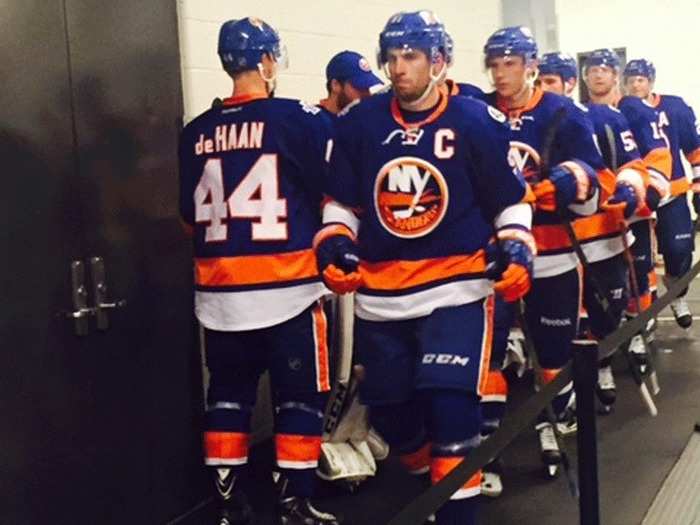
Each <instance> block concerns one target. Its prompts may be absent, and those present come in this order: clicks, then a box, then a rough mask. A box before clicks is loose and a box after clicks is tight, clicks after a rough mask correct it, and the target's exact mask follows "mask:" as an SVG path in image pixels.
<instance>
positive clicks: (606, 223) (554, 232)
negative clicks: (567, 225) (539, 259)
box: [532, 212, 620, 252]
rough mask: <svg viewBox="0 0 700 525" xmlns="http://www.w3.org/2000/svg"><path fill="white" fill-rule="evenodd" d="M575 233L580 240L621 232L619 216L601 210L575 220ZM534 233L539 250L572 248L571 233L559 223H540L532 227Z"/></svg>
mask: <svg viewBox="0 0 700 525" xmlns="http://www.w3.org/2000/svg"><path fill="white" fill-rule="evenodd" d="M573 227H574V233H575V234H576V238H577V239H578V240H579V241H590V240H594V239H597V238H599V237H608V236H610V235H612V234H615V233H619V232H620V223H619V220H618V217H617V216H616V215H615V214H613V213H606V212H602V213H601V212H599V213H596V214H594V215H590V216H588V217H582V218H580V219H576V220H575V221H574V222H573ZM532 234H533V236H534V237H535V242H536V243H537V250H538V251H539V252H547V251H552V250H562V249H565V248H571V241H570V239H569V235H568V234H567V233H566V230H565V229H564V227H563V226H561V225H559V224H540V225H535V226H533V227H532Z"/></svg>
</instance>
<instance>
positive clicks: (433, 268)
mask: <svg viewBox="0 0 700 525" xmlns="http://www.w3.org/2000/svg"><path fill="white" fill-rule="evenodd" d="M485 271H486V254H485V252H484V250H479V251H477V252H476V253H473V254H471V255H450V256H448V257H440V258H436V259H422V260H420V261H382V262H376V263H368V262H361V263H360V273H361V274H362V278H363V280H364V286H365V287H366V288H370V289H374V290H401V289H404V288H413V287H414V286H420V285H422V284H427V283H429V282H431V281H441V280H444V279H449V278H450V277H455V276H457V275H465V274H477V273H483V272H485Z"/></svg>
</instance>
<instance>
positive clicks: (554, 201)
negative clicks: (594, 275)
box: [484, 26, 617, 465]
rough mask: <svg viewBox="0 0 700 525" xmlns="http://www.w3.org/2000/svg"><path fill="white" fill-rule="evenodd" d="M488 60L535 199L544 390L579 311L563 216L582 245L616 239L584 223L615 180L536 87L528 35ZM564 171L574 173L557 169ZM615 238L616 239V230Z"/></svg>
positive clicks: (558, 102)
mask: <svg viewBox="0 0 700 525" xmlns="http://www.w3.org/2000/svg"><path fill="white" fill-rule="evenodd" d="M484 55H485V65H486V68H487V70H488V72H489V74H490V76H491V81H492V83H493V84H494V87H495V91H494V92H493V93H489V94H487V95H486V96H485V100H486V101H487V102H489V103H491V104H492V105H494V106H496V107H498V108H499V109H500V110H501V111H503V112H504V113H506V115H507V116H508V121H509V124H510V129H511V151H510V162H511V165H512V166H513V167H514V168H518V169H522V170H523V172H524V173H525V176H526V178H527V179H528V180H529V181H530V183H531V185H532V187H533V190H534V193H535V195H536V196H537V209H536V211H535V215H534V219H533V234H534V236H535V240H536V242H537V249H538V255H537V257H536V258H535V265H534V267H535V271H534V276H535V278H534V280H533V286H532V290H531V292H530V294H529V295H528V296H527V297H526V298H525V305H526V312H525V319H526V322H527V325H528V327H529V330H530V332H531V334H532V336H533V340H534V344H535V347H536V349H537V351H538V359H539V362H540V365H541V367H542V369H543V370H542V376H543V377H542V378H541V381H543V382H545V383H546V382H549V381H551V380H552V379H553V378H554V377H556V375H557V374H558V372H559V370H560V369H561V368H562V367H563V366H564V365H565V364H566V362H567V361H568V360H569V358H570V355H571V351H570V350H571V344H572V340H573V339H574V337H575V336H576V331H577V324H578V315H579V308H580V304H579V297H580V293H581V282H580V274H579V271H578V265H579V261H578V259H577V257H576V255H575V253H574V250H573V247H572V245H571V242H570V240H569V238H568V236H567V234H566V231H565V229H564V227H563V226H562V225H561V218H560V212H563V213H564V214H565V216H566V217H567V218H568V220H572V221H574V227H575V228H576V230H577V233H578V234H579V235H580V236H581V238H582V240H586V241H590V242H595V241H598V240H602V239H604V238H606V237H608V236H609V235H610V233H611V232H606V231H604V230H602V231H601V229H600V226H601V225H600V224H598V223H596V222H595V219H594V221H593V222H591V221H589V220H588V219H587V216H591V215H593V214H595V212H597V211H598V209H599V205H600V204H601V202H603V201H604V200H606V199H607V197H608V196H609V195H611V194H612V193H613V192H614V175H613V174H612V173H610V171H609V170H608V169H607V168H606V167H605V165H604V163H603V160H602V158H601V156H600V153H599V152H598V150H597V148H596V146H595V143H594V141H593V136H592V135H593V130H592V128H591V125H590V123H589V122H588V120H587V119H586V117H585V115H584V113H583V111H582V110H581V109H580V108H578V107H577V106H576V105H574V103H573V102H572V101H571V100H569V99H567V98H565V97H562V96H558V95H555V94H552V93H544V92H543V91H542V90H541V89H539V88H537V87H535V86H534V81H535V78H536V76H537V45H536V43H535V40H534V38H533V37H532V34H531V33H530V31H529V29H527V28H525V27H522V26H518V27H507V28H504V29H501V30H499V31H496V32H495V33H493V34H492V35H491V36H490V37H489V39H488V40H487V42H486V45H485V46H484ZM556 119H560V121H559V122H558V123H556V122H555V120H556ZM545 141H550V144H548V145H546V144H545ZM545 155H547V156H549V163H548V166H542V164H543V163H542V157H544V156H545ZM561 163H565V164H564V165H565V166H568V167H570V169H561V168H552V166H557V165H559V166H561ZM543 168H549V169H550V170H551V171H550V172H549V177H547V178H546V179H542V178H541V175H542V172H543V171H544V170H543ZM603 226H610V225H603ZM612 232H613V233H616V232H617V226H615V228H614V229H613V230H612ZM571 396H572V385H571V384H568V385H566V386H565V388H564V389H562V391H561V392H560V394H559V395H558V396H557V397H556V398H555V400H554V402H553V408H554V412H555V414H556V416H557V417H558V418H560V420H562V422H563V421H565V420H567V419H568V418H567V405H568V404H569V402H570V401H571ZM537 430H538V435H539V438H540V445H541V448H542V458H543V460H544V462H545V463H547V464H549V465H551V464H556V463H557V462H559V461H560V460H561V454H560V452H559V450H558V447H557V444H556V440H555V438H554V429H553V427H552V425H551V423H550V422H549V421H546V419H545V418H544V417H542V418H540V420H539V421H538V424H537Z"/></svg>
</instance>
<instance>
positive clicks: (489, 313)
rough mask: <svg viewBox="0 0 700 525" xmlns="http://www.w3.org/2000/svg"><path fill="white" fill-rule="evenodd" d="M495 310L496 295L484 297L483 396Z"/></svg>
mask: <svg viewBox="0 0 700 525" xmlns="http://www.w3.org/2000/svg"><path fill="white" fill-rule="evenodd" d="M494 310H495V296H494V295H489V296H488V297H487V298H486V299H484V335H483V339H482V343H481V363H480V365H479V374H480V377H479V385H478V393H479V395H481V396H483V395H484V391H485V390H486V384H487V383H488V380H489V376H490V375H491V374H490V372H489V366H490V365H491V350H492V349H493V315H494Z"/></svg>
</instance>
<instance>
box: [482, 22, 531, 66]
mask: <svg viewBox="0 0 700 525" xmlns="http://www.w3.org/2000/svg"><path fill="white" fill-rule="evenodd" d="M505 56H519V57H523V59H524V60H525V62H529V61H531V60H536V59H537V42H535V38H534V37H533V36H532V31H530V29H529V28H528V27H525V26H511V27H504V28H503V29H499V30H498V31H496V32H495V33H493V34H492V35H491V36H490V37H489V38H488V40H487V41H486V44H485V45H484V59H485V61H486V62H488V61H489V59H491V58H495V57H505ZM487 65H488V64H487Z"/></svg>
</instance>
